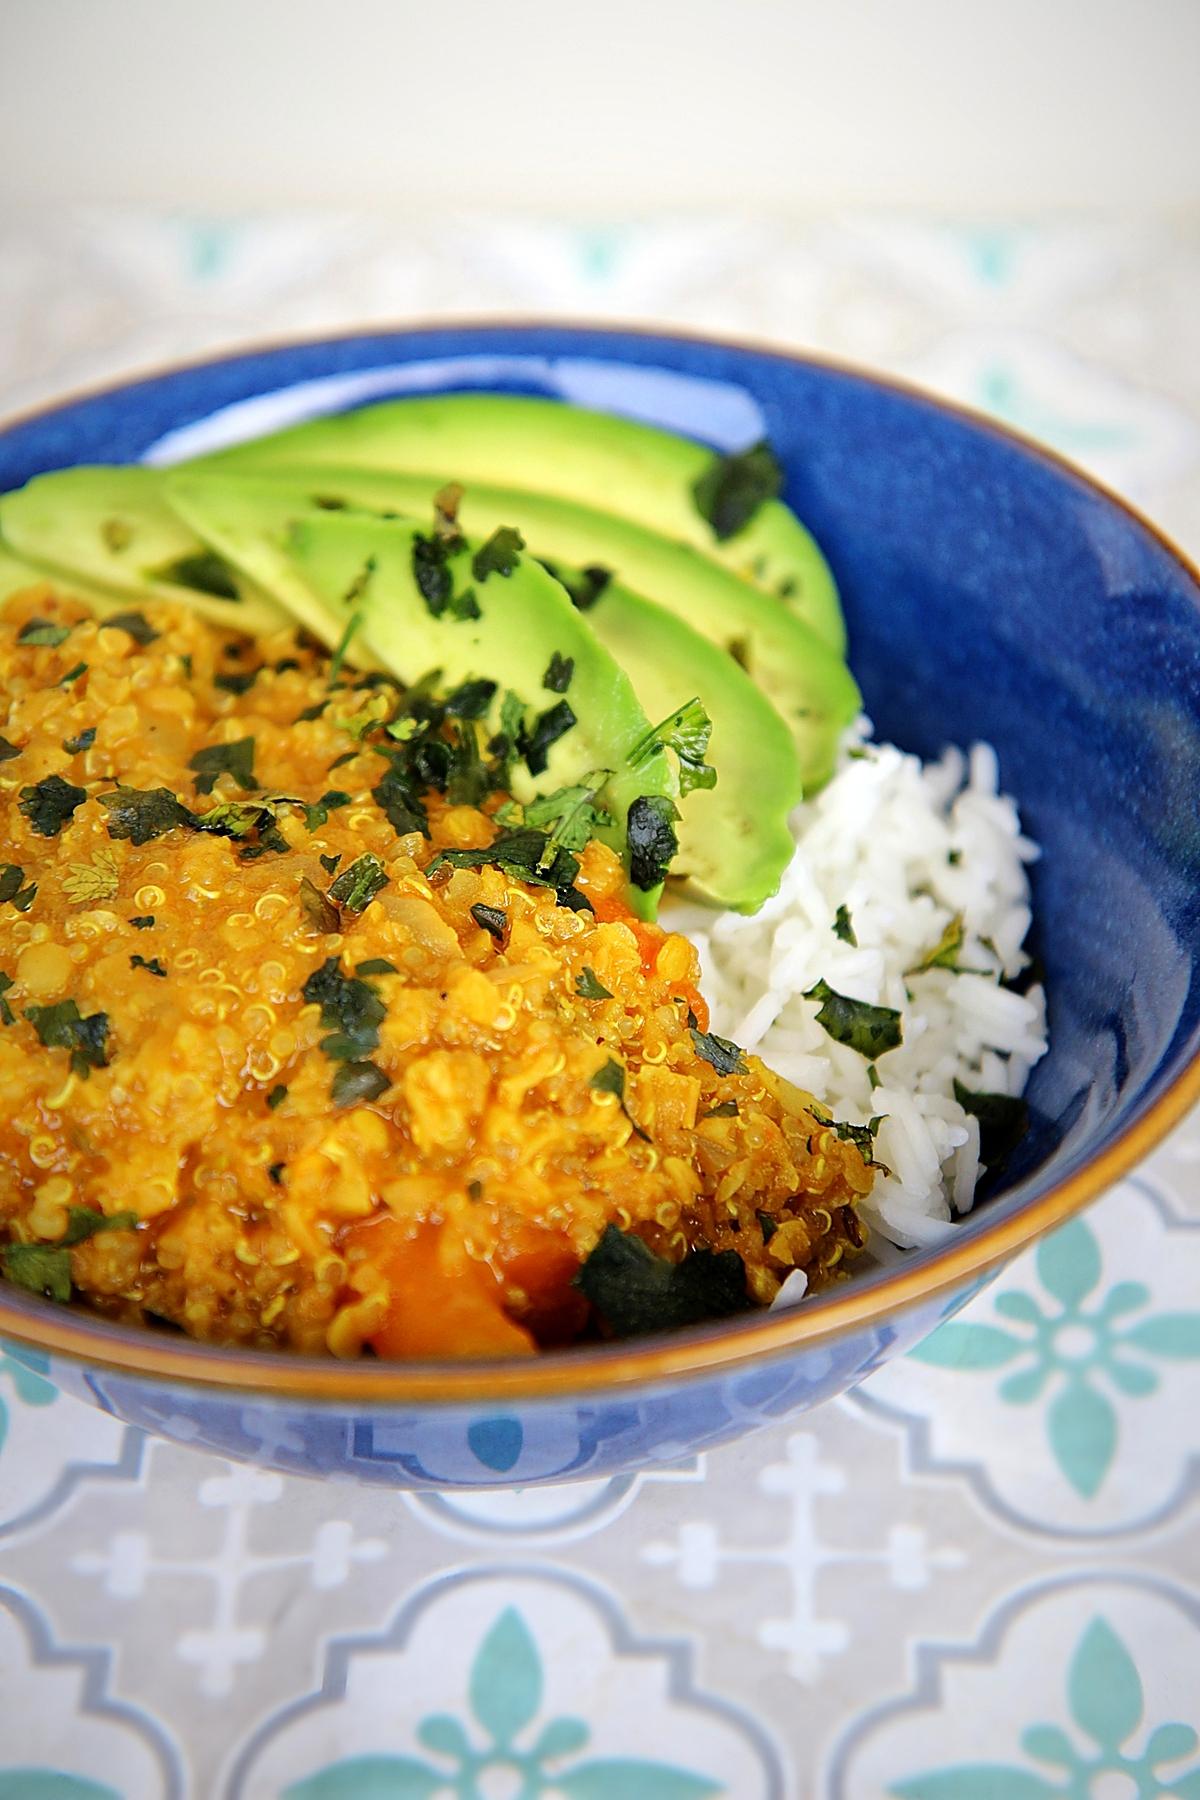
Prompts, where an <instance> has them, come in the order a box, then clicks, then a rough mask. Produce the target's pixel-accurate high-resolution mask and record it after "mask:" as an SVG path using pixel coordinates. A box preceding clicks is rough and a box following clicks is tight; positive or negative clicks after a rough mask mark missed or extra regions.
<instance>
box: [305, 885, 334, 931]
mask: <svg viewBox="0 0 1200 1800" xmlns="http://www.w3.org/2000/svg"><path fill="white" fill-rule="evenodd" d="M299 898H300V911H301V912H302V913H303V914H304V916H305V918H306V919H307V920H308V922H309V924H310V925H311V926H312V928H313V930H314V931H318V932H322V933H325V932H330V931H338V930H340V929H341V924H342V921H341V917H340V915H339V913H338V909H337V907H336V906H334V904H333V902H332V901H331V900H328V899H326V897H325V895H324V894H323V893H322V892H321V890H320V888H319V887H317V885H316V883H315V882H312V881H310V880H309V878H308V876H307V875H302V876H301V877H300V895H299Z"/></svg>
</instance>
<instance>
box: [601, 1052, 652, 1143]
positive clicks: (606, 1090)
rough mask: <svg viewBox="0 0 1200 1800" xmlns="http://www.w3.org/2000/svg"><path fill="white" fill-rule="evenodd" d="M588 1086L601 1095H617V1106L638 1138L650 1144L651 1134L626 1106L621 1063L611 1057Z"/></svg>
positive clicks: (623, 1073) (623, 1072)
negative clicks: (643, 1128)
mask: <svg viewBox="0 0 1200 1800" xmlns="http://www.w3.org/2000/svg"><path fill="white" fill-rule="evenodd" d="M588 1086H589V1087H591V1088H595V1089H596V1091H597V1092H598V1093H601V1094H615V1095H616V1097H617V1105H618V1106H619V1107H620V1109H621V1111H622V1112H623V1113H624V1114H625V1117H626V1118H627V1119H628V1120H629V1123H630V1124H631V1125H632V1127H633V1129H634V1131H635V1133H636V1134H637V1136H638V1137H640V1138H641V1139H642V1141H643V1143H646V1144H648V1143H649V1142H650V1137H649V1134H648V1133H647V1132H645V1131H643V1130H642V1128H641V1126H640V1125H639V1124H638V1122H637V1120H636V1119H635V1118H634V1116H633V1114H632V1113H631V1112H630V1110H629V1108H628V1106H627V1105H626V1104H625V1071H624V1069H623V1068H622V1067H621V1065H620V1063H619V1062H615V1061H614V1060H613V1058H612V1057H611V1056H610V1057H609V1059H608V1061H607V1062H605V1063H603V1064H602V1065H601V1067H600V1068H598V1069H597V1070H596V1073H595V1074H594V1075H593V1076H592V1078H591V1080H590V1081H589V1082H588Z"/></svg>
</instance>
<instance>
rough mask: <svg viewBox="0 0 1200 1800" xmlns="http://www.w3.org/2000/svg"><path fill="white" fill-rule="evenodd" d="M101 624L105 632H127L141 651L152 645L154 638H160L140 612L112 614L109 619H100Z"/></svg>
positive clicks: (159, 633) (158, 632)
mask: <svg viewBox="0 0 1200 1800" xmlns="http://www.w3.org/2000/svg"><path fill="white" fill-rule="evenodd" d="M101 624H102V625H103V626H104V628H105V630H113V631H127V632H128V633H129V635H130V637H131V638H132V639H133V640H134V642H135V643H136V644H140V645H141V646H142V648H143V649H145V647H146V645H147V644H152V643H153V642H154V640H155V638H157V637H161V636H162V633H161V632H160V631H155V629H154V627H153V625H151V623H150V621H149V619H147V617H146V615H145V614H144V613H140V612H123V613H113V615H112V617H111V618H109V619H102V620H101Z"/></svg>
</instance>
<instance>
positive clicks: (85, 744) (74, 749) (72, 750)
mask: <svg viewBox="0 0 1200 1800" xmlns="http://www.w3.org/2000/svg"><path fill="white" fill-rule="evenodd" d="M95 741H96V727H95V726H94V725H89V726H88V727H87V729H86V731H81V732H79V734H78V735H77V736H76V737H69V738H64V739H63V749H64V750H65V751H66V753H67V755H68V756H80V755H82V753H83V752H84V751H85V750H90V749H91V747H92V745H93V744H94V743H95Z"/></svg>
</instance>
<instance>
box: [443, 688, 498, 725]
mask: <svg viewBox="0 0 1200 1800" xmlns="http://www.w3.org/2000/svg"><path fill="white" fill-rule="evenodd" d="M495 692H496V683H495V682H494V681H464V682H463V683H462V685H461V686H460V687H456V688H454V689H453V690H452V692H450V693H449V694H447V695H446V701H445V711H446V712H447V714H448V715H449V716H450V717H451V718H455V719H482V718H483V716H484V714H485V713H486V712H487V709H488V707H489V706H490V705H491V704H492V700H493V697H494V696H495Z"/></svg>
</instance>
